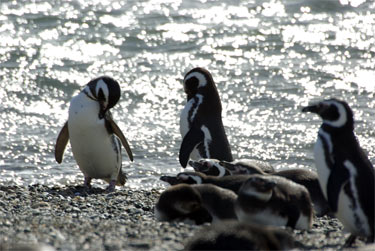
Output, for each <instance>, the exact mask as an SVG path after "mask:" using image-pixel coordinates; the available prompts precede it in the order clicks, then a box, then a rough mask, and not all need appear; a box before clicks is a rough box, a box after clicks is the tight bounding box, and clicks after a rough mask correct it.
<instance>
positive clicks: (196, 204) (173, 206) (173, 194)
mask: <svg viewBox="0 0 375 251" xmlns="http://www.w3.org/2000/svg"><path fill="white" fill-rule="evenodd" d="M236 199H237V195H236V194H235V193H234V192H232V191H230V190H227V189H224V188H220V187H218V186H215V185H212V184H200V185H188V184H178V185H174V186H171V187H169V188H167V189H166V190H165V191H164V192H163V193H162V194H161V195H160V197H159V199H158V201H157V203H156V205H155V216H156V219H157V220H159V221H173V220H179V219H181V218H182V219H183V218H185V217H187V216H190V215H191V214H194V213H196V212H199V211H205V210H206V211H207V212H208V213H209V215H210V216H211V217H212V222H213V223H218V222H220V221H222V220H226V219H236V214H235V212H234V203H235V201H236Z"/></svg>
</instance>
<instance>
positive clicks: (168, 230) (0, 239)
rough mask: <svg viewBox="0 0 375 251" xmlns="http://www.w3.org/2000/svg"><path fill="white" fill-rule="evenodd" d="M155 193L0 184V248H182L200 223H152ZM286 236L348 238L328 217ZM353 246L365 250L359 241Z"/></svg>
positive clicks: (323, 240)
mask: <svg viewBox="0 0 375 251" xmlns="http://www.w3.org/2000/svg"><path fill="white" fill-rule="evenodd" d="M159 195H160V191H158V190H151V191H145V190H128V189H127V188H126V187H124V188H120V189H119V188H117V190H116V191H115V192H113V193H106V192H105V191H104V190H103V189H100V188H93V189H92V190H91V191H90V192H89V193H86V192H85V191H84V190H83V188H82V187H74V186H67V187H65V186H62V187H61V186H60V187H58V186H56V187H48V186H43V185H31V186H28V187H20V186H0V250H15V249H23V250H25V249H28V250H41V249H43V248H46V249H45V250H140V249H147V250H182V249H183V248H184V245H185V243H186V242H187V240H188V239H189V238H190V237H192V236H193V235H194V233H195V232H197V231H198V230H199V229H201V226H195V225H190V224H185V223H168V222H158V221H156V220H155V218H154V214H153V207H154V204H155V202H156V200H157V198H158V197H159ZM292 234H293V236H294V238H295V240H296V241H297V242H299V243H300V244H302V245H303V246H302V249H325V250H326V249H332V250H337V249H342V245H343V243H344V242H345V239H346V238H347V237H348V236H349V234H348V233H343V232H342V225H341V224H340V222H339V221H338V220H337V219H334V218H329V217H322V218H315V221H314V225H313V228H312V230H310V231H298V230H294V231H293V233H292ZM299 247H301V246H299ZM353 247H354V248H356V249H357V248H360V249H363V248H366V247H365V243H364V242H363V240H361V239H359V240H357V241H356V242H355V244H354V246H353ZM48 248H49V249H48Z"/></svg>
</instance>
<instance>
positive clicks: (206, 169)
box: [189, 159, 230, 177]
mask: <svg viewBox="0 0 375 251" xmlns="http://www.w3.org/2000/svg"><path fill="white" fill-rule="evenodd" d="M189 165H190V166H191V167H193V168H194V170H195V171H196V172H201V173H204V174H206V175H212V176H218V177H222V176H225V175H230V172H229V171H228V170H227V169H226V168H225V167H223V166H222V165H221V164H220V161H219V160H217V159H200V160H198V161H193V160H190V161H189Z"/></svg>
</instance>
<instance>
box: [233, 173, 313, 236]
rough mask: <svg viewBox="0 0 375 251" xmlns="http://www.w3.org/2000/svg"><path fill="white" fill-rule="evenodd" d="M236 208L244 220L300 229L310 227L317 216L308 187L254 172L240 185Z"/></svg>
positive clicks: (240, 217)
mask: <svg viewBox="0 0 375 251" xmlns="http://www.w3.org/2000/svg"><path fill="white" fill-rule="evenodd" d="M235 210H236V215H237V218H238V220H239V221H240V222H254V223H257V224H264V225H272V226H288V227H291V228H297V229H310V227H311V224H312V218H313V209H312V203H311V199H310V195H309V192H308V191H307V189H306V188H305V187H304V186H301V185H299V184H297V183H295V182H292V181H290V180H288V179H285V178H283V177H278V176H272V175H260V174H253V175H251V177H250V178H249V179H248V180H247V181H245V183H243V185H242V187H241V188H240V191H239V193H238V198H237V201H236V204H235Z"/></svg>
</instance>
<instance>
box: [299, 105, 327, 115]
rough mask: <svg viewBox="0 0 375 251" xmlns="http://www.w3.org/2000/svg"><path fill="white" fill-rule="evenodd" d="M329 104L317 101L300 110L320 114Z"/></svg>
mask: <svg viewBox="0 0 375 251" xmlns="http://www.w3.org/2000/svg"><path fill="white" fill-rule="evenodd" d="M328 107H329V106H328V105H326V104H324V103H317V104H314V105H309V106H306V107H304V108H302V112H311V113H316V114H318V115H321V114H322V113H323V112H324V111H325V110H326V109H327V108H328Z"/></svg>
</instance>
